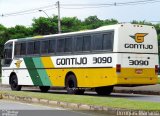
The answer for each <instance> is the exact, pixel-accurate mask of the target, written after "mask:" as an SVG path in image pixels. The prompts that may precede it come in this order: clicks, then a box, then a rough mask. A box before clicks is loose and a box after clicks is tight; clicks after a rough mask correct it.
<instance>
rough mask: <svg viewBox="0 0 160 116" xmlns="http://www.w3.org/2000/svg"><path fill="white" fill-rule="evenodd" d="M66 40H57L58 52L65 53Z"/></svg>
mask: <svg viewBox="0 0 160 116" xmlns="http://www.w3.org/2000/svg"><path fill="white" fill-rule="evenodd" d="M64 46H65V40H64V39H58V40H57V52H64Z"/></svg>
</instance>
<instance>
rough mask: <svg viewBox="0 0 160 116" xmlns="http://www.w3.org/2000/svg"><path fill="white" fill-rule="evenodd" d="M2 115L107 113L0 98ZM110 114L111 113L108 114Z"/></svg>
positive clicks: (94, 115)
mask: <svg viewBox="0 0 160 116" xmlns="http://www.w3.org/2000/svg"><path fill="white" fill-rule="evenodd" d="M0 115H2V116H107V114H105V113H97V112H89V111H88V112H85V111H73V110H69V109H63V108H59V107H49V106H42V105H35V104H28V103H20V102H14V101H4V100H0ZM108 116H110V115H108Z"/></svg>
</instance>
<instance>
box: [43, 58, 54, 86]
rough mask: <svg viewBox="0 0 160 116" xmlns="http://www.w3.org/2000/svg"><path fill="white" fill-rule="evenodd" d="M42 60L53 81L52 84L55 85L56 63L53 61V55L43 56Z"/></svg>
mask: <svg viewBox="0 0 160 116" xmlns="http://www.w3.org/2000/svg"><path fill="white" fill-rule="evenodd" d="M41 61H42V63H43V66H44V68H45V69H46V72H47V75H48V77H49V79H50V81H51V83H52V85H53V86H54V83H55V80H54V77H55V76H54V71H53V68H54V64H53V62H52V59H51V57H41Z"/></svg>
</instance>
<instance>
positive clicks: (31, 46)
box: [27, 42, 34, 55]
mask: <svg viewBox="0 0 160 116" xmlns="http://www.w3.org/2000/svg"><path fill="white" fill-rule="evenodd" d="M33 53H34V42H28V46H27V54H28V55H31V54H33Z"/></svg>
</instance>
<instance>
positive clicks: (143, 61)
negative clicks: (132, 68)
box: [129, 60, 149, 66]
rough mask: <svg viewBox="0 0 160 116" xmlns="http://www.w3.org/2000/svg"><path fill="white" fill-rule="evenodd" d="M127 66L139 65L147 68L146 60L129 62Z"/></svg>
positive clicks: (147, 62)
mask: <svg viewBox="0 0 160 116" xmlns="http://www.w3.org/2000/svg"><path fill="white" fill-rule="evenodd" d="M129 65H141V66H148V65H149V61H148V60H129Z"/></svg>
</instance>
